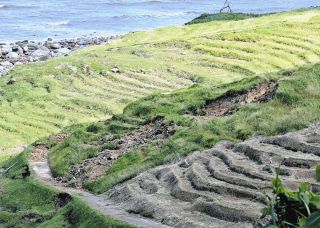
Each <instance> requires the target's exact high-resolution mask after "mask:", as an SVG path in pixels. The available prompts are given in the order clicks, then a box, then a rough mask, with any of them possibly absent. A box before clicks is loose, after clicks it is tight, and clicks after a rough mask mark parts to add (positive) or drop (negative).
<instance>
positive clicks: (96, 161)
mask: <svg viewBox="0 0 320 228" xmlns="http://www.w3.org/2000/svg"><path fill="white" fill-rule="evenodd" d="M173 133H174V126H173V125H170V124H169V125H168V124H165V123H164V122H163V119H161V118H160V119H156V120H155V121H153V122H151V123H148V124H145V125H141V126H140V127H139V128H138V129H136V130H134V131H132V132H129V133H127V134H125V135H124V136H122V137H121V138H119V139H116V138H114V137H113V136H112V135H105V136H104V137H102V138H101V139H100V140H99V141H98V142H96V145H83V146H85V147H93V148H94V149H96V150H99V149H101V148H104V147H106V149H103V150H102V152H100V153H99V154H98V155H97V156H95V157H93V158H89V159H86V160H85V161H83V163H81V164H79V165H74V166H72V167H71V169H70V173H69V175H68V176H67V177H57V178H56V180H57V181H59V182H61V183H62V184H63V185H64V186H68V187H77V188H81V187H82V185H83V183H85V182H87V181H93V180H95V179H97V178H99V177H102V176H104V175H105V174H106V172H107V170H108V169H109V168H110V167H111V165H112V164H113V163H114V162H115V161H116V160H117V159H118V158H119V157H120V156H121V155H123V154H125V153H127V152H129V151H130V150H132V149H136V148H139V149H142V148H144V147H145V146H154V147H158V148H161V147H162V145H163V142H164V140H165V139H167V138H168V137H169V136H170V135H172V134H173Z"/></svg>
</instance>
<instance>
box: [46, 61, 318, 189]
mask: <svg viewBox="0 0 320 228" xmlns="http://www.w3.org/2000/svg"><path fill="white" fill-rule="evenodd" d="M319 72H320V65H315V66H313V67H307V68H301V69H298V70H296V71H294V72H283V73H282V74H275V75H270V76H268V77H265V78H263V77H255V78H251V79H244V80H242V81H241V82H237V83H231V84H228V85H223V86H218V87H206V86H200V85H196V86H192V87H191V88H188V89H182V90H180V91H177V92H174V93H172V94H170V95H164V94H158V95H153V96H149V97H146V98H143V99H140V100H139V101H136V102H133V103H132V104H130V105H129V106H127V107H126V108H125V110H124V113H123V114H122V115H116V116H114V117H113V118H112V119H111V120H108V121H106V122H105V123H103V122H101V123H99V124H100V126H101V127H100V128H99V129H100V130H99V131H98V132H95V133H92V132H87V128H86V127H82V128H81V127H79V128H78V130H76V131H74V132H73V133H72V134H71V135H70V136H69V138H67V139H66V140H65V141H64V142H63V143H61V144H60V145H58V146H56V147H54V148H53V149H52V152H51V154H50V164H51V166H52V170H53V171H54V173H55V174H58V175H62V176H64V175H67V174H68V168H69V167H70V165H73V164H78V162H80V161H79V160H84V159H86V158H88V157H90V156H89V153H87V152H82V151H81V150H78V149H77V147H74V146H75V145H81V144H94V143H96V142H97V141H98V139H99V138H100V137H101V136H102V135H109V134H114V135H115V136H116V137H119V136H120V135H121V134H124V133H125V132H129V131H131V130H132V128H133V127H134V126H136V127H138V125H139V124H140V123H141V122H148V121H151V120H152V119H154V118H156V117H158V116H162V117H164V118H165V122H167V123H168V122H174V123H175V124H176V125H178V126H179V128H178V130H177V131H176V133H175V134H174V135H173V136H172V137H170V138H169V139H168V140H167V141H166V142H165V144H164V146H163V148H162V149H161V150H155V149H154V148H147V149H143V150H142V151H141V149H137V150H134V151H133V152H131V153H127V154H126V155H124V156H123V157H121V158H120V159H118V160H117V161H116V163H115V164H114V165H113V167H112V168H111V169H110V170H109V171H108V172H107V174H106V176H105V177H103V178H102V179H99V180H97V181H95V182H93V183H88V184H87V188H89V189H90V190H92V191H94V192H104V191H106V190H107V189H108V188H110V187H112V186H113V185H115V184H117V183H119V182H121V181H123V180H126V179H128V178H131V177H132V176H134V175H136V174H137V173H139V172H141V171H142V170H145V169H147V168H150V167H153V166H156V165H159V164H162V163H163V162H165V161H170V160H172V159H175V158H177V157H180V156H184V155H187V154H189V153H191V152H193V151H196V150H203V149H205V148H209V147H212V146H213V145H214V144H215V143H216V142H218V141H220V140H224V139H229V140H234V141H237V140H244V139H246V138H248V137H250V136H252V135H253V134H261V135H276V134H281V133H285V132H288V131H292V130H295V129H301V128H304V127H307V126H309V125H310V123H313V122H316V121H319V120H320V114H319V111H318V110H319V107H320V73H319ZM288 74H289V75H292V76H288ZM271 79H273V80H274V79H280V82H279V88H278V90H277V92H276V96H275V98H274V99H273V100H272V101H271V102H269V103H265V104H250V105H247V106H245V107H243V108H241V109H240V110H239V111H238V112H237V113H235V114H234V115H232V116H228V117H223V118H212V119H210V120H202V119H201V118H197V117H195V118H192V117H190V116H189V115H183V114H186V113H189V114H190V113H195V114H199V113H200V114H201V113H202V112H203V108H204V106H205V104H207V103H209V102H210V101H212V100H214V99H216V98H218V97H221V96H222V95H224V94H226V93H230V92H231V91H243V90H247V89H249V88H252V87H254V86H255V85H257V84H259V83H261V82H262V81H264V80H271ZM82 136H83V137H82ZM98 152H100V151H99V150H96V151H95V152H91V153H95V154H97V153H98ZM73 154H76V155H77V156H73ZM79 157H80V158H81V159H79Z"/></svg>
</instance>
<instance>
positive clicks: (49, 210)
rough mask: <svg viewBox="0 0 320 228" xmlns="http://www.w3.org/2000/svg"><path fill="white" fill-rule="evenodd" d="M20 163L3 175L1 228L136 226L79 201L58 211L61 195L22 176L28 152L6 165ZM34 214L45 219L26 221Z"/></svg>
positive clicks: (1, 178)
mask: <svg viewBox="0 0 320 228" xmlns="http://www.w3.org/2000/svg"><path fill="white" fill-rule="evenodd" d="M17 161H18V163H17V164H16V165H15V166H14V167H13V168H11V169H10V170H9V172H8V173H7V174H6V175H5V176H0V191H1V197H0V227H46V228H47V227H50V228H51V227H117V228H118V227H124V228H125V227H132V226H130V225H128V224H126V223H123V222H120V221H117V220H115V219H112V218H110V217H106V216H103V215H101V214H100V213H98V212H97V211H95V210H93V209H91V208H90V207H88V206H86V204H85V203H83V202H82V201H80V200H79V199H77V198H73V199H72V200H71V201H70V202H69V203H68V204H67V205H66V206H64V207H62V208H60V209H58V210H57V209H56V208H55V207H54V198H55V196H56V195H57V192H55V191H54V190H52V189H50V188H48V187H44V186H43V185H41V184H40V183H39V182H37V181H35V180H33V179H32V178H31V177H26V178H23V177H22V173H24V172H25V171H26V167H27V152H26V153H23V154H20V155H19V156H16V157H15V158H13V159H10V160H8V161H7V162H5V163H4V164H2V165H3V166H4V167H10V166H11V165H12V164H15V163H16V162H17ZM31 213H34V214H37V215H40V216H42V218H41V220H40V221H37V220H36V219H30V220H28V219H25V216H26V215H28V214H31Z"/></svg>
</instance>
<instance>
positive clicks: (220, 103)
mask: <svg viewBox="0 0 320 228" xmlns="http://www.w3.org/2000/svg"><path fill="white" fill-rule="evenodd" d="M277 88H278V82H277V81H267V82H263V83H261V84H259V85H257V86H256V87H254V88H252V89H250V90H247V91H243V92H239V93H231V94H230V93H229V94H226V95H224V96H223V97H220V98H218V99H216V100H214V101H213V102H210V103H208V104H207V105H206V108H205V113H206V114H205V117H206V118H208V117H209V118H210V117H215V116H216V117H219V116H226V115H231V114H233V113H234V112H236V111H237V110H238V109H239V108H240V107H241V106H243V105H245V104H250V103H264V102H268V101H270V100H271V99H272V98H273V97H274V95H275V92H276V90H277Z"/></svg>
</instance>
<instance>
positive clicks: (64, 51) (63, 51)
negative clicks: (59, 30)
mask: <svg viewBox="0 0 320 228" xmlns="http://www.w3.org/2000/svg"><path fill="white" fill-rule="evenodd" d="M70 52H71V50H69V49H68V48H60V49H58V50H56V54H57V55H58V56H59V55H69V54H70Z"/></svg>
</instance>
